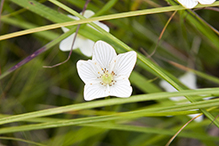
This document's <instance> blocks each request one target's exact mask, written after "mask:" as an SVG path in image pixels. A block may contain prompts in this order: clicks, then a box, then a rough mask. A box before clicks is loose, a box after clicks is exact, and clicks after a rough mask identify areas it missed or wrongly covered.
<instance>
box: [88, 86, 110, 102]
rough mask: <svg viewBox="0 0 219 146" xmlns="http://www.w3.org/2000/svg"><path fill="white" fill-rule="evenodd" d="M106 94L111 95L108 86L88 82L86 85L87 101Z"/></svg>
mask: <svg viewBox="0 0 219 146" xmlns="http://www.w3.org/2000/svg"><path fill="white" fill-rule="evenodd" d="M106 96H109V94H108V89H107V86H103V85H101V84H100V83H96V84H93V83H92V84H86V85H85V86H84V99H85V100H86V101H90V100H93V99H97V98H101V97H106Z"/></svg>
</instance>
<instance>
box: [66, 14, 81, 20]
mask: <svg viewBox="0 0 219 146" xmlns="http://www.w3.org/2000/svg"><path fill="white" fill-rule="evenodd" d="M67 16H68V17H70V18H72V19H74V20H80V19H79V18H78V17H76V16H72V15H67Z"/></svg>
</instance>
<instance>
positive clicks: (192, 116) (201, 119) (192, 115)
mask: <svg viewBox="0 0 219 146" xmlns="http://www.w3.org/2000/svg"><path fill="white" fill-rule="evenodd" d="M198 115H199V114H191V115H188V116H189V117H191V118H194V117H196V116H198ZM203 119H204V116H203V115H201V116H200V117H198V118H196V119H195V120H194V121H195V122H201V121H203Z"/></svg>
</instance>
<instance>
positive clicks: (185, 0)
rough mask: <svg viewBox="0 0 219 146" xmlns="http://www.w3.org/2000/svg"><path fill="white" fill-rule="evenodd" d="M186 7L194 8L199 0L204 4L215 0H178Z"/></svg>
mask: <svg viewBox="0 0 219 146" xmlns="http://www.w3.org/2000/svg"><path fill="white" fill-rule="evenodd" d="M178 1H179V3H181V4H182V5H183V6H184V7H186V8H189V9H191V8H194V7H195V6H196V5H197V4H198V2H199V3H200V4H202V5H207V4H212V3H214V2H215V0H178Z"/></svg>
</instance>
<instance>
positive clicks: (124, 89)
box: [109, 78, 132, 97]
mask: <svg viewBox="0 0 219 146" xmlns="http://www.w3.org/2000/svg"><path fill="white" fill-rule="evenodd" d="M109 92H110V95H111V96H116V97H130V96H131V94H132V87H131V86H130V82H129V80H128V79H127V78H124V79H123V80H118V81H117V82H116V83H115V84H114V85H112V86H110V91H109Z"/></svg>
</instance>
